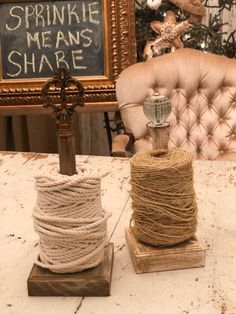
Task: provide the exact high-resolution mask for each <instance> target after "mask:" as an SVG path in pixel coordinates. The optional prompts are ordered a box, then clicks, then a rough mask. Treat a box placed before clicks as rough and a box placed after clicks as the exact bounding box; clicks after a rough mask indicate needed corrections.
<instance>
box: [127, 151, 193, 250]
mask: <svg viewBox="0 0 236 314" xmlns="http://www.w3.org/2000/svg"><path fill="white" fill-rule="evenodd" d="M131 185H132V189H131V197H132V208H133V214H132V218H131V224H133V225H134V229H133V230H134V233H135V236H136V237H137V238H138V239H139V240H140V241H143V242H145V243H148V244H151V245H156V246H169V245H174V244H177V243H180V242H183V241H186V240H188V239H189V238H191V237H192V236H193V235H194V234H195V232H196V228H197V204H196V197H195V192H194V188H193V169H192V157H191V155H190V154H188V153H187V152H185V151H183V150H180V149H176V148H175V149H169V150H168V151H161V150H159V151H154V152H145V153H137V154H136V155H134V156H133V157H132V158H131Z"/></svg>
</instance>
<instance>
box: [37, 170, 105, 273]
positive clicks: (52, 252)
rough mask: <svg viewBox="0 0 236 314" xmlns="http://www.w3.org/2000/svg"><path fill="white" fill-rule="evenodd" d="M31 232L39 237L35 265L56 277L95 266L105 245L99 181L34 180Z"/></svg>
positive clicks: (83, 177)
mask: <svg viewBox="0 0 236 314" xmlns="http://www.w3.org/2000/svg"><path fill="white" fill-rule="evenodd" d="M35 179H36V189H37V191H38V197H37V204H36V206H35V208H34V210H33V219H34V228H35V231H36V232H37V233H38V234H39V237H40V240H39V259H38V260H37V261H36V264H37V265H39V266H41V267H43V268H48V269H50V270H51V271H53V272H56V273H69V272H78V271H82V270H85V269H88V268H91V267H95V266H97V265H98V264H99V263H100V262H101V260H102V258H103V256H104V247H105V245H106V244H107V243H106V241H107V219H108V217H109V215H108V213H107V212H106V211H105V210H104V209H102V205H101V184H100V178H98V177H96V176H87V175H86V174H83V173H82V172H81V171H80V173H78V174H76V175H73V176H70V177H68V176H64V175H61V174H59V173H57V172H52V173H49V174H43V175H38V176H36V178H35Z"/></svg>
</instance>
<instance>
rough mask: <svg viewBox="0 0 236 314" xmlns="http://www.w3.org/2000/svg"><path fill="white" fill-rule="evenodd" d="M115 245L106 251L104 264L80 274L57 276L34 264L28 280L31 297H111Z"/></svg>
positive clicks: (108, 247) (110, 244)
mask: <svg viewBox="0 0 236 314" xmlns="http://www.w3.org/2000/svg"><path fill="white" fill-rule="evenodd" d="M113 255H114V244H113V243H109V244H108V246H107V247H106V249H105V255H104V259H103V260H102V262H101V263H100V264H99V265H98V266H97V267H94V268H91V269H88V270H85V271H83V272H78V273H70V274H56V273H53V272H51V271H50V270H47V269H44V268H41V267H39V266H37V265H35V264H34V266H33V268H32V270H31V273H30V275H29V278H28V280H27V285H28V295H29V296H109V295H110V287H111V276H112V265H113Z"/></svg>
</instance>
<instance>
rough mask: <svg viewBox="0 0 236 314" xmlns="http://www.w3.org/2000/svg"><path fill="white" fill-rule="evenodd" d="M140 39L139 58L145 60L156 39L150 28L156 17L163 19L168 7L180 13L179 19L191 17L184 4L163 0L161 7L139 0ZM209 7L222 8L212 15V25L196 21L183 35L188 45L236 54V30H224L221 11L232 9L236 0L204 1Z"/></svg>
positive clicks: (230, 54)
mask: <svg viewBox="0 0 236 314" xmlns="http://www.w3.org/2000/svg"><path fill="white" fill-rule="evenodd" d="M136 3H137V8H136V39H137V59H138V61H142V60H143V57H142V52H143V48H144V46H145V43H146V41H147V40H148V39H153V38H155V37H156V34H155V33H154V32H153V31H152V29H151V28H150V23H151V22H152V21H153V20H157V21H163V20H164V16H165V14H166V12H167V11H168V10H172V11H173V12H175V14H176V20H177V21H183V20H185V19H186V18H187V16H185V15H184V13H183V12H182V11H181V9H180V8H178V7H176V6H175V5H173V4H172V3H170V2H168V1H163V3H162V5H161V6H160V7H159V9H157V10H151V9H150V8H148V7H147V6H146V1H141V0H139V1H138V0H136ZM204 4H205V6H206V7H207V8H212V7H214V8H218V12H217V13H216V14H215V15H214V16H213V15H210V18H209V21H208V25H203V24H200V25H194V26H193V27H192V28H191V29H190V30H189V31H187V32H186V33H185V34H183V36H182V41H183V43H184V47H189V48H194V49H198V50H202V51H206V52H212V53H215V54H219V55H226V56H228V57H230V58H236V30H234V31H233V32H231V33H230V34H225V33H223V32H222V26H223V25H224V24H223V23H222V22H221V13H222V11H223V10H231V9H232V8H233V6H235V5H236V1H235V0H218V5H214V6H211V5H210V4H209V0H205V2H204Z"/></svg>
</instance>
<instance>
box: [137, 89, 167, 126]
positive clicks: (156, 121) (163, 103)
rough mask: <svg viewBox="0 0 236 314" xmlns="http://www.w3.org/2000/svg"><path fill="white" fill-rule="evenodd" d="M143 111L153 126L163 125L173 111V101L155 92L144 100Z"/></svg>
mask: <svg viewBox="0 0 236 314" xmlns="http://www.w3.org/2000/svg"><path fill="white" fill-rule="evenodd" d="M143 112H144V114H145V116H146V117H147V118H148V120H149V121H150V124H151V126H153V127H155V126H158V125H162V124H163V123H165V121H166V119H167V118H168V117H169V115H170V113H171V102H170V100H169V99H168V98H167V97H166V96H162V95H159V94H157V93H154V94H153V95H152V96H148V97H147V98H146V99H145V100H144V104H143Z"/></svg>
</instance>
